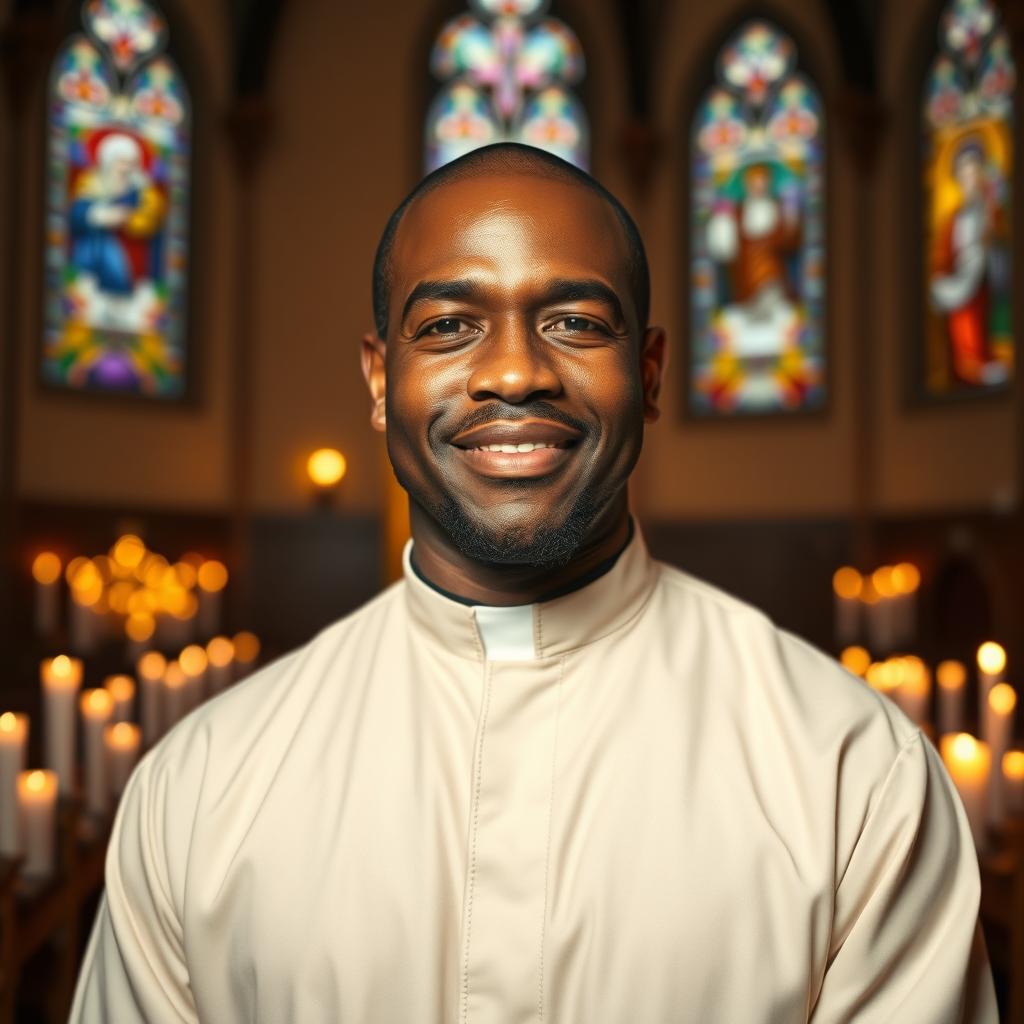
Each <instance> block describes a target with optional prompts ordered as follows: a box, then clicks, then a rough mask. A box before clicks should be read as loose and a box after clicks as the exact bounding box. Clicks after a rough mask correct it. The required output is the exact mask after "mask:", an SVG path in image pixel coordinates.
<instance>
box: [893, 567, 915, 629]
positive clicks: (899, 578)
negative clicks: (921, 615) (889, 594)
mask: <svg viewBox="0 0 1024 1024" xmlns="http://www.w3.org/2000/svg"><path fill="white" fill-rule="evenodd" d="M892 584H893V589H894V590H895V591H896V596H895V597H894V598H893V611H894V615H895V619H896V643H897V644H899V645H901V646H903V647H908V646H910V644H912V643H913V642H914V638H915V636H916V634H917V591H918V588H919V587H920V586H921V572H920V570H919V569H918V568H917V566H916V565H913V564H911V563H910V562H900V564H899V565H895V566H893V569H892Z"/></svg>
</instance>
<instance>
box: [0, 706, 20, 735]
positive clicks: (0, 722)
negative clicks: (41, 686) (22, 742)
mask: <svg viewBox="0 0 1024 1024" xmlns="http://www.w3.org/2000/svg"><path fill="white" fill-rule="evenodd" d="M17 728H18V719H17V717H16V716H15V714H14V712H13V711H5V712H4V713H3V714H2V715H0V732H14V731H15V730H16V729H17Z"/></svg>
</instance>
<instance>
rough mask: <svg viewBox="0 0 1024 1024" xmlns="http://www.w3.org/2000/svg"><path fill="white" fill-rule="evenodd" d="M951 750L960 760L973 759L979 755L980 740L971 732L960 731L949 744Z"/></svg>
mask: <svg viewBox="0 0 1024 1024" xmlns="http://www.w3.org/2000/svg"><path fill="white" fill-rule="evenodd" d="M949 752H950V755H951V756H952V757H954V758H956V760H958V761H973V760H974V758H976V757H977V756H978V741H977V740H976V739H975V738H974V737H973V736H972V735H971V734H970V733H969V732H958V733H957V734H956V735H955V736H954V737H953V740H952V742H951V743H950V744H949Z"/></svg>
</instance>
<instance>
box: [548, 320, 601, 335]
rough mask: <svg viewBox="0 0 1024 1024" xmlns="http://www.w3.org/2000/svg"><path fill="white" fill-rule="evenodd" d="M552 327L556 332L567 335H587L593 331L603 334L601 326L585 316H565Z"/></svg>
mask: <svg viewBox="0 0 1024 1024" xmlns="http://www.w3.org/2000/svg"><path fill="white" fill-rule="evenodd" d="M551 326H552V327H553V329H554V330H556V331H560V332H562V333H565V334H587V333H590V332H593V331H599V332H603V328H602V327H601V325H600V324H598V323H597V322H596V321H594V320H590V319H588V318H587V317H585V316H563V317H562V318H561V319H559V320H556V321H555V322H554V323H553V324H552V325H551Z"/></svg>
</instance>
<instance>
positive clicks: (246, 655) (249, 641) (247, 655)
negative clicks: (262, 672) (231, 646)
mask: <svg viewBox="0 0 1024 1024" xmlns="http://www.w3.org/2000/svg"><path fill="white" fill-rule="evenodd" d="M234 643H235V657H236V658H237V659H238V660H239V661H240V662H242V663H243V664H246V665H248V664H249V662H252V661H255V660H256V659H257V658H258V657H259V654H260V641H259V637H257V636H256V634H255V633H250V632H249V631H248V630H243V631H242V632H241V633H236V634H235V639H234Z"/></svg>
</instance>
